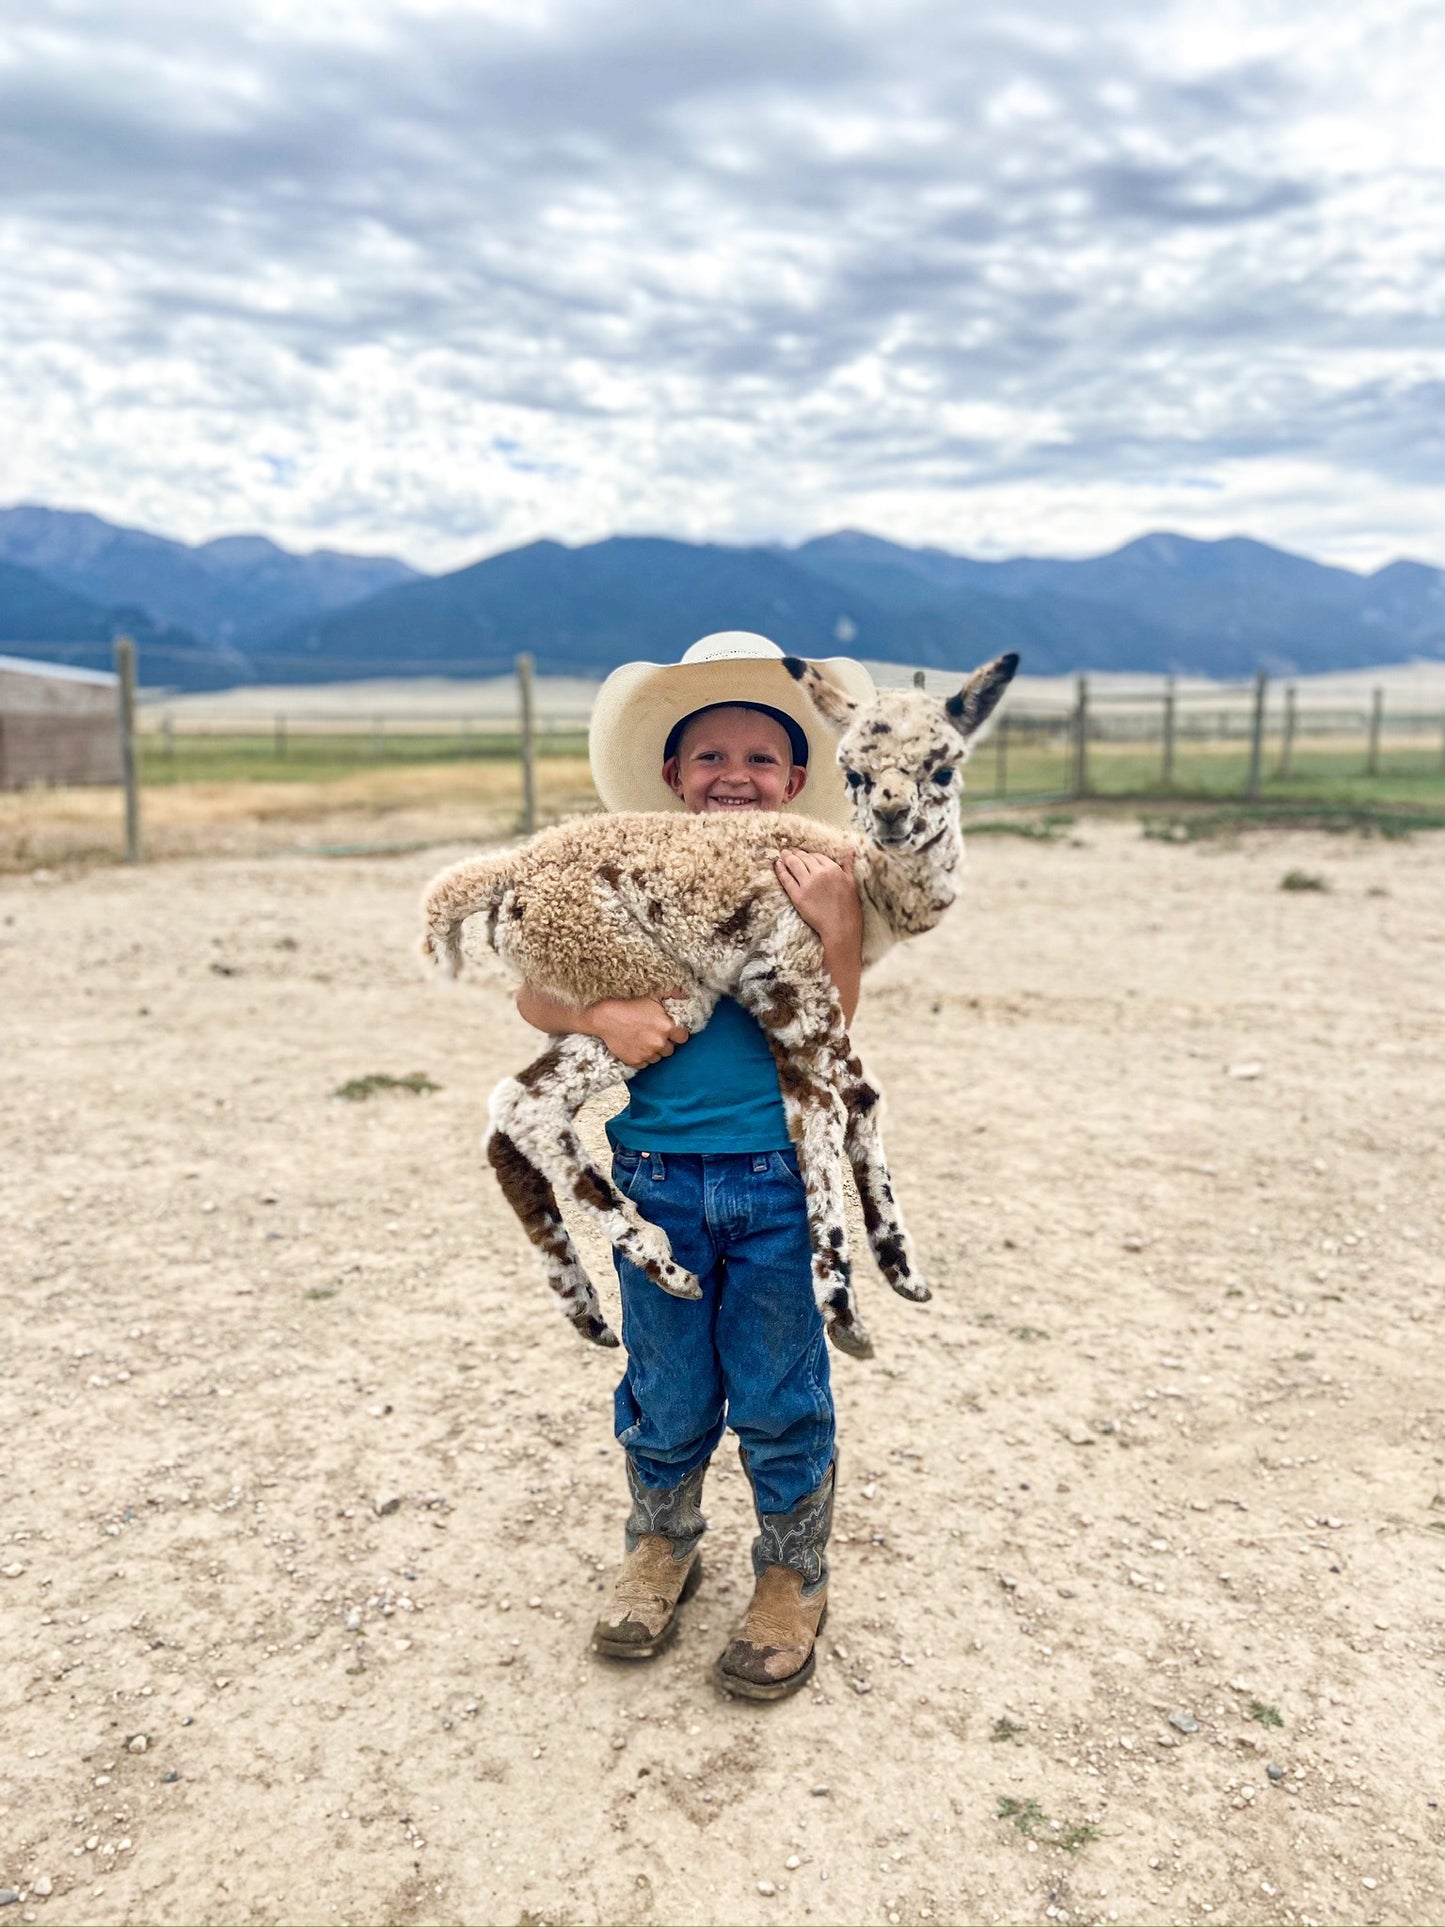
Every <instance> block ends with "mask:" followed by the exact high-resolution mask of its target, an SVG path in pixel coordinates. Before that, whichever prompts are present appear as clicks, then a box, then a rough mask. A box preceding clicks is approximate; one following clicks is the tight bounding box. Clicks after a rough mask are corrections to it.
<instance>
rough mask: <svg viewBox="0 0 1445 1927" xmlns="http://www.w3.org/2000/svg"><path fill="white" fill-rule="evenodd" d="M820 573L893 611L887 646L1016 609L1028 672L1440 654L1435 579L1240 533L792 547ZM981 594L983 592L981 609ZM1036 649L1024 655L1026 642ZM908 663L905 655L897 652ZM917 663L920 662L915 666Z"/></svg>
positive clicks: (1282, 668) (1236, 671) (1222, 672)
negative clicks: (974, 547)
mask: <svg viewBox="0 0 1445 1927" xmlns="http://www.w3.org/2000/svg"><path fill="white" fill-rule="evenodd" d="M793 553H794V554H795V555H796V557H797V558H798V560H800V561H802V562H804V563H805V564H806V565H807V566H808V567H809V568H811V569H813V570H814V571H815V572H816V573H817V574H819V575H821V576H823V577H824V578H825V579H827V580H828V581H832V582H835V583H837V584H838V585H839V586H840V587H847V586H851V587H853V588H854V589H855V590H856V591H857V592H858V593H860V594H865V595H868V596H869V597H871V598H872V599H873V600H874V601H876V602H880V603H882V604H884V605H885V606H887V607H891V608H892V609H893V610H895V611H896V612H897V613H898V615H899V617H900V624H899V628H898V629H896V630H895V632H894V640H895V642H897V643H900V644H901V643H902V641H903V639H904V636H905V635H906V634H907V633H909V625H910V623H911V630H912V633H914V634H915V635H917V636H919V637H920V638H922V637H927V636H933V637H940V638H941V637H943V636H946V635H947V634H948V633H949V630H950V625H951V624H953V623H956V622H958V623H965V622H968V621H969V620H970V619H975V620H979V621H981V622H983V623H987V624H991V625H996V624H997V623H998V622H999V621H1000V620H1001V619H1002V618H1001V616H1000V612H999V611H998V609H997V608H996V606H995V602H996V601H997V600H1002V601H1004V602H1007V603H1009V604H1011V605H1013V609H1014V611H1015V614H1014V616H1013V620H1014V621H1015V622H1017V624H1018V628H1017V630H1016V631H1015V633H1016V634H1017V637H1018V641H1017V643H1016V645H1015V646H1017V647H1018V648H1019V649H1020V650H1021V651H1023V652H1024V653H1025V654H1026V655H1027V656H1028V657H1029V663H1030V667H1032V668H1036V669H1045V668H1046V669H1047V670H1048V671H1050V672H1054V673H1057V672H1060V671H1065V670H1071V669H1147V670H1168V669H1173V670H1178V671H1181V672H1189V673H1193V674H1199V675H1209V676H1241V675H1248V674H1250V673H1252V671H1253V670H1255V669H1256V668H1266V669H1271V670H1274V671H1276V672H1278V673H1281V674H1286V673H1289V672H1290V671H1296V672H1300V673H1305V672H1309V671H1313V670H1325V669H1354V668H1364V667H1367V666H1368V665H1370V664H1372V663H1383V662H1399V661H1404V660H1407V659H1409V658H1411V657H1414V656H1445V571H1441V570H1439V569H1432V568H1428V567H1426V566H1425V565H1424V564H1423V563H1418V562H1393V563H1390V564H1389V565H1387V566H1386V567H1385V568H1383V569H1380V570H1378V571H1377V572H1376V573H1375V574H1373V575H1356V574H1355V573H1354V572H1353V571H1352V570H1349V569H1338V568H1331V567H1329V566H1327V565H1325V564H1323V563H1319V562H1312V561H1310V560H1309V559H1308V558H1307V557H1305V556H1298V555H1291V554H1289V553H1288V552H1287V551H1285V550H1283V549H1275V548H1271V547H1269V546H1268V544H1266V543H1263V542H1254V541H1250V540H1248V539H1246V538H1243V537H1231V538H1226V539H1225V540H1223V541H1218V542H1199V541H1195V540H1193V539H1192V538H1191V537H1189V536H1183V535H1170V534H1157V535H1146V536H1141V537H1140V538H1139V539H1138V540H1137V541H1134V542H1129V543H1126V544H1125V545H1124V547H1123V548H1120V549H1115V550H1114V551H1112V552H1111V553H1110V554H1108V555H1100V556H1092V557H1088V558H1086V559H1083V560H1080V561H1060V560H1057V559H1054V558H1050V557H1046V556H1019V557H1015V558H1014V559H1012V560H1007V561H1001V562H977V561H974V560H972V559H971V558H969V557H966V556H954V555H949V554H948V553H947V552H946V551H943V550H939V549H908V548H904V547H901V546H899V545H897V544H895V543H891V542H884V541H881V540H880V539H879V538H878V537H876V536H871V535H864V534H861V533H858V532H855V531H844V532H840V533H839V534H836V535H827V536H821V537H818V538H816V539H815V540H813V541H811V542H805V543H804V544H802V546H801V547H800V548H798V549H796V550H794V551H793ZM980 594H982V595H984V596H986V597H988V598H989V600H988V602H986V603H983V604H980V603H978V602H977V601H976V600H975V598H976V597H978V596H979V595H980ZM1031 635H1032V639H1033V641H1034V644H1035V651H1038V650H1041V651H1042V652H1043V653H1042V659H1040V658H1039V657H1038V655H1037V653H1031V652H1030V648H1029V642H1030V636H1031ZM905 659H906V652H905ZM919 660H923V659H922V658H919Z"/></svg>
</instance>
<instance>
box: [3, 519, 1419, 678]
mask: <svg viewBox="0 0 1445 1927" xmlns="http://www.w3.org/2000/svg"><path fill="white" fill-rule="evenodd" d="M715 629H756V630H761V631H762V632H763V633H764V634H766V635H770V636H772V637H773V638H774V639H775V640H776V641H777V642H779V643H781V644H782V645H783V646H784V647H785V648H789V649H794V650H797V651H799V652H801V653H805V654H812V655H833V654H838V653H840V652H844V653H847V654H850V655H856V656H861V657H864V658H868V659H872V660H875V661H885V662H901V663H911V664H916V665H920V666H923V667H936V668H961V667H965V666H967V665H968V664H970V663H973V662H976V661H978V660H980V659H981V658H983V657H985V656H987V655H990V654H995V653H997V652H998V651H999V650H1002V649H1005V648H1009V649H1017V650H1018V651H1019V652H1020V653H1021V654H1022V656H1023V657H1024V662H1025V667H1026V670H1028V671H1032V672H1033V673H1035V674H1057V673H1060V672H1064V671H1073V670H1087V669H1117V670H1147V671H1164V670H1170V671H1176V672H1178V673H1181V674H1196V675H1208V676H1215V677H1224V678H1232V677H1239V676H1245V675H1249V674H1251V673H1252V672H1253V671H1254V670H1255V669H1256V668H1266V669H1269V670H1270V671H1272V672H1274V673H1277V674H1284V673H1302V674H1307V673H1310V672H1311V671H1320V670H1328V669H1346V668H1360V667H1366V666H1370V665H1373V664H1382V663H1387V662H1400V661H1406V660H1410V659H1412V658H1417V657H1439V658H1445V571H1442V570H1440V569H1435V568H1431V567H1428V566H1427V565H1425V564H1423V563H1418V562H1408V561H1402V562H1393V563H1390V564H1389V565H1387V566H1386V567H1384V568H1382V569H1379V570H1377V571H1375V572H1374V573H1373V574H1371V575H1361V574H1357V573H1355V572H1354V571H1352V570H1349V569H1341V568H1333V567H1329V566H1327V565H1325V564H1322V563H1318V562H1313V561H1311V560H1309V559H1308V558H1307V557H1304V556H1299V555H1292V554H1289V553H1287V552H1286V551H1284V550H1281V549H1276V548H1271V547H1270V546H1268V545H1267V544H1265V543H1262V542H1255V541H1251V540H1249V539H1247V538H1243V537H1232V538H1228V539H1225V540H1222V541H1211V542H1201V541H1196V540H1194V539H1192V538H1190V537H1188V536H1183V535H1174V534H1164V533H1161V534H1153V535H1146V536H1141V537H1140V538H1139V539H1138V540H1136V541H1133V542H1129V543H1126V544H1125V545H1124V546H1123V547H1122V548H1120V549H1116V550H1113V551H1112V552H1111V553H1109V554H1107V555H1100V556H1093V557H1087V558H1084V559H1082V560H1064V559H1058V558H1050V557H1043V556H1020V557H1015V558H1013V559H1010V560H1004V561H978V560H974V559H973V558H971V557H968V556H965V555H956V554H952V553H950V552H948V551H947V550H943V549H936V548H916V549H915V548H909V547H906V546H904V545H902V544H899V543H894V542H887V541H884V540H882V539H881V538H879V537H877V536H872V535H867V534H862V533H859V532H856V531H846V530H845V531H841V532H839V533H836V534H832V535H824V536H819V537H816V538H814V539H813V540H812V541H808V542H804V543H802V544H800V545H799V546H798V547H796V548H783V547H767V546H755V547H727V546H723V545H721V544H714V543H691V542H679V541H672V540H669V539H666V538H663V537H656V536H612V537H609V538H607V539H606V540H603V541H600V542H593V543H587V544H583V545H580V546H578V547H575V548H573V547H567V546H565V545H564V544H562V543H559V542H552V541H538V542H532V543H528V544H527V545H525V546H524V547H521V548H517V549H511V550H508V551H506V552H505V553H503V554H500V555H493V556H488V557H487V558H486V559H484V560H483V561H480V562H476V563H472V564H471V565H469V566H468V567H465V568H462V569H457V570H454V571H452V572H450V573H448V574H445V575H437V576H426V575H422V574H420V573H419V572H418V571H416V570H415V569H412V568H409V567H408V566H407V564H405V563H403V562H399V561H396V560H394V559H392V558H389V557H376V556H354V555H345V554H341V553H337V552H334V551H328V550H319V551H316V552H315V553H313V554H310V555H293V554H291V553H290V552H288V551H287V550H285V549H282V548H279V547H278V546H277V545H276V544H275V543H273V542H271V541H269V540H268V539H267V538H265V537H263V536H228V537H222V538H220V539H218V540H215V541H211V542H205V543H201V544H199V545H195V546H193V545H190V544H187V543H183V542H176V541H170V540H168V539H167V538H165V537H162V536H157V535H153V534H148V533H145V532H143V531H141V530H136V529H126V528H120V527H117V526H115V525H114V524H112V523H109V522H105V521H103V520H102V519H101V518H100V517H98V516H94V515H87V514H76V513H71V512H68V511H64V510H58V509H49V508H41V507H33V506H26V507H19V508H12V509H4V510H0V650H4V651H7V652H9V653H12V654H16V653H18V654H26V655H32V656H46V655H49V656H52V657H53V658H54V659H56V660H59V661H66V662H73V663H77V664H79V665H81V666H87V667H103V666H106V664H108V662H109V658H110V643H111V638H112V637H113V636H115V635H116V634H118V633H121V632H123V631H124V632H127V633H130V634H132V635H134V636H135V638H136V641H137V644H138V647H139V652H140V660H141V668H142V679H143V681H145V682H146V683H148V684H152V685H164V686H169V687H172V688H176V689H201V688H222V687H227V686H230V685H233V684H236V683H248V682H264V683H287V682H329V681H337V680H344V681H350V680H354V679H358V678H361V677H368V676H407V675H441V676H456V677H476V676H485V675H495V674H500V673H502V672H504V671H505V670H507V669H509V668H510V667H511V664H512V660H513V658H514V657H515V656H516V655H517V653H518V652H519V651H521V650H529V651H530V652H531V653H532V654H533V655H534V656H535V657H536V660H537V665H538V668H539V669H540V670H541V671H542V672H543V673H544V674H546V673H552V674H572V675H600V674H604V673H605V672H606V671H607V670H609V669H611V668H613V667H615V666H616V664H617V663H619V662H623V661H626V660H628V659H629V658H633V657H652V658H654V659H657V660H662V661H666V660H670V659H672V658H674V657H675V656H676V655H677V654H678V653H679V651H680V649H681V648H682V647H684V646H685V645H686V643H687V642H689V641H691V640H693V639H694V638H695V637H697V636H700V635H704V634H706V633H708V632H709V631H710V630H715Z"/></svg>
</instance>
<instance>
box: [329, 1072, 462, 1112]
mask: <svg viewBox="0 0 1445 1927" xmlns="http://www.w3.org/2000/svg"><path fill="white" fill-rule="evenodd" d="M440 1089H441V1085H440V1084H433V1083H432V1081H431V1079H430V1078H429V1077H428V1076H427V1074H426V1072H425V1071H412V1072H410V1073H409V1075H408V1076H406V1077H392V1076H391V1075H390V1074H389V1073H388V1072H386V1071H371V1072H369V1073H368V1074H367V1075H366V1076H365V1077H353V1078H351V1079H349V1080H348V1082H347V1083H345V1084H338V1085H337V1087H336V1089H335V1090H334V1091H333V1092H332V1093H331V1095H332V1096H333V1097H339V1098H343V1099H344V1100H345V1101H346V1102H347V1103H348V1104H359V1103H360V1102H361V1100H362V1099H363V1098H364V1097H375V1095H376V1093H377V1092H378V1091H410V1092H411V1093H412V1095H413V1096H414V1097H427V1096H429V1095H430V1094H431V1092H433V1091H439V1090H440Z"/></svg>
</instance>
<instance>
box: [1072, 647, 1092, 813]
mask: <svg viewBox="0 0 1445 1927" xmlns="http://www.w3.org/2000/svg"><path fill="white" fill-rule="evenodd" d="M1088 793H1089V679H1088V677H1087V676H1080V677H1079V679H1078V681H1077V682H1076V683H1075V684H1074V795H1075V796H1076V797H1078V796H1087V795H1088Z"/></svg>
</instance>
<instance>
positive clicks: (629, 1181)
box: [612, 1144, 642, 1198]
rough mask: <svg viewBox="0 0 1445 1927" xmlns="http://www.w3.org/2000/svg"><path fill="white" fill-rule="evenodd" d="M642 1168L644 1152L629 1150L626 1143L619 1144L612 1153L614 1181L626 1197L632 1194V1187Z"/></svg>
mask: <svg viewBox="0 0 1445 1927" xmlns="http://www.w3.org/2000/svg"><path fill="white" fill-rule="evenodd" d="M641 1169H642V1153H641V1152H640V1151H629V1150H628V1148H627V1146H626V1145H625V1144H619V1145H618V1146H617V1147H616V1148H615V1149H614V1151H613V1153H612V1182H613V1183H614V1184H615V1185H616V1186H617V1188H618V1190H619V1191H620V1192H621V1193H622V1195H623V1197H624V1198H630V1197H631V1196H632V1187H633V1185H634V1184H635V1183H636V1181H637V1174H638V1172H639V1171H640V1170H641Z"/></svg>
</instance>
